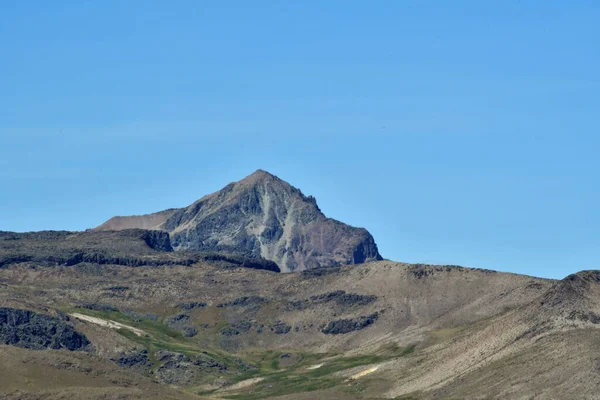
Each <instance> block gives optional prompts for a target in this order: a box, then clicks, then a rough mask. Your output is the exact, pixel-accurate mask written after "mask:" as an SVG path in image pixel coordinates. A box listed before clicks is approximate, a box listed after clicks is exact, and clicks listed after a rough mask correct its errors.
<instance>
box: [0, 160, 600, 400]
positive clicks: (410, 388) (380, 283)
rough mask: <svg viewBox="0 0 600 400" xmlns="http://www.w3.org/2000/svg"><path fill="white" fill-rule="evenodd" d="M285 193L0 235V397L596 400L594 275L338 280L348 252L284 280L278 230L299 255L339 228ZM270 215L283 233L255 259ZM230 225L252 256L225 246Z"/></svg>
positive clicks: (599, 286) (228, 195)
mask: <svg viewBox="0 0 600 400" xmlns="http://www.w3.org/2000/svg"><path fill="white" fill-rule="evenodd" d="M253 188H254V189H253ZM289 188H290V186H289V185H287V184H285V183H284V182H283V181H280V180H279V179H278V178H275V177H273V176H271V175H268V174H266V173H263V172H259V173H258V174H254V175H252V176H251V177H249V178H246V179H245V180H243V181H240V182H238V183H236V184H232V185H229V186H228V187H226V188H225V189H224V190H223V191H221V192H218V193H217V194H213V195H209V196H206V197H205V198H203V199H201V200H200V201H199V202H197V203H195V205H192V206H190V207H188V208H185V209H180V210H170V211H165V212H164V213H163V214H161V215H154V217H153V219H151V218H150V217H129V219H112V220H110V221H108V222H107V223H106V224H105V225H103V226H102V227H101V228H102V229H97V230H93V231H88V232H79V233H73V232H40V233H28V234H17V233H10V232H4V233H0V398H10V399H22V398H25V399H67V398H68V399H72V398H82V399H97V398H98V399H145V398H152V399H162V398H165V399H169V398H172V399H180V398H181V399H187V398H189V399H192V398H198V399H208V398H213V399H214V398H230V399H263V398H270V399H597V398H600V394H599V393H600V340H599V339H600V330H599V328H600V272H599V271H582V272H579V273H577V274H574V275H570V276H568V277H566V278H565V279H562V280H550V279H541V278H535V277H531V276H524V275H518V274H509V273H501V272H495V271H490V270H482V269H471V268H463V267H459V266H434V265H421V264H405V263H399V262H393V261H388V260H379V261H367V262H365V263H357V262H354V263H350V265H340V264H341V261H339V260H340V259H341V258H340V259H336V257H342V255H340V254H343V251H342V252H341V253H340V254H333V255H332V254H329V253H325V252H323V253H321V255H317V254H316V253H315V250H314V248H313V249H312V250H311V252H308V253H305V252H302V251H300V248H298V249H296V250H294V252H293V254H294V260H304V261H303V262H306V260H308V259H309V258H302V257H308V255H309V254H310V255H311V256H310V257H313V258H314V259H317V260H325V259H328V260H330V262H331V264H330V266H326V267H322V266H321V267H318V266H317V265H316V264H315V265H311V266H310V267H309V265H307V264H306V263H305V264H300V263H299V264H297V268H296V272H294V273H288V274H283V273H279V272H277V271H279V270H280V269H281V270H285V267H281V268H278V267H277V266H276V265H275V264H273V263H274V260H276V259H277V258H276V257H271V255H272V254H274V253H271V252H270V251H271V250H272V249H274V248H277V246H283V244H282V243H284V241H286V243H289V242H288V241H289V240H290V239H289V238H290V236H289V234H288V233H286V229H288V227H287V226H288V224H291V225H293V226H295V227H296V228H294V229H292V230H291V232H295V231H299V232H300V233H298V235H299V236H298V237H301V238H302V240H303V242H302V243H304V244H308V243H314V241H313V236H312V235H313V234H314V232H315V231H321V232H323V230H327V229H329V228H328V227H329V226H330V225H327V224H331V223H334V224H341V223H338V222H336V221H334V222H328V221H331V220H328V219H326V218H325V217H324V216H322V214H320V211H319V212H318V213H316V214H314V213H315V211H314V208H312V207H310V204H315V202H314V200H311V199H308V198H305V197H304V196H303V195H301V193H299V191H298V192H295V190H297V189H293V190H291V189H289ZM288 191H289V192H288ZM248 193H251V195H248ZM248 196H250V197H248ZM275 197H278V199H277V200H276V201H275V200H273V199H274V198H275ZM249 198H252V199H253V200H252V201H249V200H248V199H249ZM269 199H270V200H269ZM269 202H270V203H269ZM220 203H222V204H221V205H220V206H219V204H220ZM251 204H254V205H251ZM267 204H270V205H267ZM274 204H275V205H274ZM276 205H277V206H276ZM283 205H285V211H284V210H283V209H281V208H278V207H283ZM315 207H316V205H315ZM251 209H252V210H254V211H253V212H249V210H251ZM305 209H309V210H310V213H313V217H312V218H303V217H302V216H303V215H304V213H305V212H308V211H305ZM221 210H229V211H228V212H229V213H231V214H235V213H236V212H239V213H240V214H241V215H243V216H244V219H241V217H239V216H236V215H232V217H231V220H229V219H228V220H227V221H226V222H225V223H224V225H223V226H224V227H225V228H226V232H225V233H224V234H223V235H221V236H219V239H218V243H217V244H216V245H211V246H210V247H208V248H206V247H203V246H195V245H192V244H190V243H191V242H188V241H191V240H192V239H194V240H196V239H197V238H198V237H200V236H202V237H216V236H214V235H217V230H216V228H214V225H213V224H214V223H215V222H214V221H212V222H211V223H210V224H209V223H208V222H205V221H206V220H207V219H210V218H211V217H210V215H218V214H220V213H221V212H223V211H221ZM235 210H238V211H235ZM269 215H275V217H274V218H275V219H276V220H277V221H278V222H277V223H278V224H280V225H281V229H282V230H283V233H282V235H281V236H280V238H279V239H277V240H275V241H274V242H269V243H271V245H272V246H273V247H268V246H267V247H266V248H265V247H260V246H263V245H265V243H266V242H263V241H261V239H260V238H261V234H262V233H263V232H264V231H265V230H266V229H267V227H268V226H273V225H276V224H275V223H273V224H270V223H269V224H265V223H264V221H265V220H268V219H269V218H270V217H269ZM290 215H291V216H290ZM175 216H177V217H176V218H175ZM150 221H156V222H157V223H158V225H152V226H150V225H151V224H152V222H150ZM168 221H171V222H170V223H169V222H168ZM173 221H175V222H177V223H174V222H173ZM231 221H236V222H235V223H236V224H238V225H237V226H238V227H239V228H240V229H244V230H245V231H246V234H247V236H252V235H254V233H256V235H255V236H252V237H255V238H257V239H255V241H254V242H253V243H255V244H256V243H260V246H259V248H260V253H257V254H255V253H254V251H255V250H254V249H255V248H254V247H252V251H251V252H247V253H244V252H239V251H237V250H239V248H238V247H235V246H234V247H227V246H225V245H222V243H223V242H227V240H229V239H226V238H230V239H231V238H232V237H235V235H233V236H232V233H231V232H233V231H232V230H230V229H232V228H231V226H233V225H234V223H233V222H231ZM282 221H287V222H286V226H283V222H282ZM290 221H292V222H290ZM241 222H243V223H241ZM311 224H318V226H320V227H317V225H315V227H310V225H311ZM322 224H324V225H322ZM342 225H343V224H342ZM198 226H201V227H202V229H201V231H202V232H201V233H195V234H192V233H190V232H196V231H197V230H198V228H197V227H198ZM331 226H334V225H331ZM335 226H338V227H339V229H341V230H342V231H343V232H346V233H347V234H348V235H350V237H344V238H340V239H336V240H335V241H333V242H332V243H335V246H341V244H344V246H346V247H344V248H347V247H348V246H349V243H352V244H353V246H354V245H355V244H356V243H357V242H356V241H355V240H356V239H355V237H354V234H355V233H356V232H355V231H354V230H353V229H355V228H350V227H348V228H345V226H343V227H342V226H341V225H335ZM147 227H151V228H157V229H158V230H154V231H147V230H144V229H143V228H147ZM125 228H136V229H132V230H129V229H125ZM213 228H214V229H213ZM117 229H121V230H117ZM179 233H181V236H177V235H178V234H179ZM251 233H252V235H251ZM194 235H196V236H194ZM198 235H200V236H198ZM211 235H212V236H211ZM286 235H288V236H286ZM292 236H293V235H292ZM359 236H360V235H359ZM369 236H370V235H369ZM177 237H178V239H177ZM284 237H287V238H288V239H283V238H284ZM174 238H176V239H174ZM215 240H217V239H215ZM220 246H221V247H220ZM327 246H329V245H327ZM327 246H325V247H321V249H329V248H330V247H327ZM332 246H333V245H332ZM335 246H333V247H335ZM303 249H304V247H303ZM328 254H329V256H328ZM377 255H378V253H377ZM342 258H343V257H342ZM374 258H378V257H374ZM277 260H278V259H277ZM346 261H348V260H347V259H346ZM354 261H356V260H354ZM296 262H298V261H296ZM318 262H319V264H321V263H323V264H324V263H325V262H324V261H322V262H321V261H318ZM301 265H302V267H301ZM289 269H291V268H289ZM301 269H303V270H302V271H300V270H301Z"/></svg>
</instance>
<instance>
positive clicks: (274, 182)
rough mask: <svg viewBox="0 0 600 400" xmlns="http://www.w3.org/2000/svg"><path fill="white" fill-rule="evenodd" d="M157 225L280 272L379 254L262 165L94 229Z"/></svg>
mask: <svg viewBox="0 0 600 400" xmlns="http://www.w3.org/2000/svg"><path fill="white" fill-rule="evenodd" d="M133 228H140V229H150V230H162V231H166V232H168V233H169V235H170V238H171V245H172V246H173V248H174V249H175V250H176V251H177V250H195V251H217V252H227V253H237V254H244V255H247V256H250V257H262V258H264V259H266V260H270V261H273V262H275V263H276V264H277V265H278V266H279V267H280V269H281V271H282V272H289V271H302V270H306V269H311V268H318V267H327V266H336V265H345V264H360V263H364V262H368V261H375V260H381V259H382V257H381V255H380V254H379V251H378V249H377V245H376V244H375V241H374V239H373V237H372V236H371V234H370V233H369V232H368V231H367V230H366V229H363V228H355V227H351V226H349V225H346V224H344V223H342V222H339V221H336V220H334V219H331V218H327V217H326V216H325V215H324V214H323V213H322V212H321V210H320V209H319V207H318V206H317V202H316V200H315V198H314V197H312V196H305V195H304V194H303V193H302V192H301V191H300V190H299V189H297V188H295V187H293V186H291V185H290V184H288V183H287V182H285V181H283V180H281V179H279V178H278V177H276V176H274V175H272V174H270V173H268V172H266V171H262V170H258V171H256V172H254V173H253V174H252V175H250V176H248V177H246V178H244V179H242V180H241V181H239V182H235V183H231V184H229V185H227V186H225V187H224V188H223V189H221V190H220V191H218V192H216V193H213V194H209V195H207V196H204V197H203V198H201V199H200V200H198V201H196V202H195V203H193V204H192V205H190V206H188V207H186V208H180V209H170V210H165V211H161V212H158V213H154V214H148V215H142V216H130V217H114V218H111V219H110V220H108V221H107V222H105V223H104V224H102V225H100V226H98V227H96V228H95V229H94V230H96V231H106V230H125V229H133Z"/></svg>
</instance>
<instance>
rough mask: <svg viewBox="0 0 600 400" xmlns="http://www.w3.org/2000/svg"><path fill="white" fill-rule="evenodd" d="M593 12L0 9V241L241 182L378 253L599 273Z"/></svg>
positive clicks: (391, 6) (22, 5) (150, 4)
mask: <svg viewBox="0 0 600 400" xmlns="http://www.w3.org/2000/svg"><path fill="white" fill-rule="evenodd" d="M598 21H600V3H598V2H597V1H577V2H564V1H526V0H522V1H485V2H483V1H453V2H442V1H372V2H366V1H360V2H359V1H347V0H346V1H334V0H330V1H325V2H323V1H304V2H286V1H252V2H247V1H134V0H131V1H109V0H105V1H93V2H92V1H87V2H85V1H79V0H78V1H53V2H46V1H29V2H23V1H9V0H7V1H3V2H1V3H0V54H1V60H2V62H1V63H0V139H1V141H0V144H1V146H0V187H2V188H3V190H2V193H1V194H2V195H1V196H0V229H3V230H16V231H28V230H42V229H69V230H82V229H85V228H88V227H93V226H95V225H98V224H100V223H101V222H103V221H104V220H105V219H108V218H109V217H111V216H113V215H128V214H142V213H146V212H153V211H158V210H161V209H165V208H170V207H180V206H185V205H188V204H189V203H191V202H193V201H194V200H196V199H197V198H199V197H201V196H202V195H204V194H206V193H210V192H213V191H216V190H218V189H220V188H221V187H222V186H224V185H225V184H227V183H228V182H231V181H235V180H238V179H240V178H242V177H244V176H245V175H248V174H249V173H251V172H253V171H254V170H256V169H258V168H262V169H266V170H268V171H270V172H272V173H274V174H276V175H278V176H280V177H281V178H283V179H285V180H287V181H289V182H290V183H292V184H293V185H295V186H297V187H299V188H301V189H302V190H303V191H304V192H305V193H306V194H311V195H314V196H315V197H316V198H317V201H318V203H319V205H320V207H321V209H322V210H323V211H324V212H325V213H326V214H327V215H329V216H331V217H334V218H337V219H340V220H342V221H344V222H347V223H350V224H353V225H358V226H364V227H366V228H368V229H369V230H370V231H371V233H373V235H374V236H375V239H376V241H377V243H378V245H379V247H380V250H381V253H382V254H383V255H384V257H387V258H390V259H393V260H400V261H408V262H428V263H445V264H461V265H465V266H471V267H481V268H491V269H498V270H502V271H511V272H518V273H525V274H531V275H538V276H545V277H554V278H560V277H563V276H565V275H567V274H569V273H572V272H575V271H578V270H581V269H592V268H600V240H599V238H600V207H599V206H598V205H599V204H600V186H599V185H598V181H599V179H598V178H599V172H600V157H599V154H598V153H599V149H600V122H599V121H600V73H599V71H600V45H599V43H600V25H599V24H598Z"/></svg>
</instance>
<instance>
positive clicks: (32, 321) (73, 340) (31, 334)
mask: <svg viewBox="0 0 600 400" xmlns="http://www.w3.org/2000/svg"><path fill="white" fill-rule="evenodd" d="M89 343H90V342H89V341H88V339H87V338H86V337H85V336H83V335H82V334H80V333H78V332H77V331H75V329H73V327H72V326H70V325H67V324H66V323H64V322H63V321H61V320H59V319H58V318H54V317H51V316H48V315H44V314H37V313H35V312H33V311H29V310H19V309H14V308H0V344H9V345H13V346H18V347H24V348H27V349H34V350H42V349H67V350H83V349H84V348H85V347H86V346H87V345H88V344H89Z"/></svg>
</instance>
